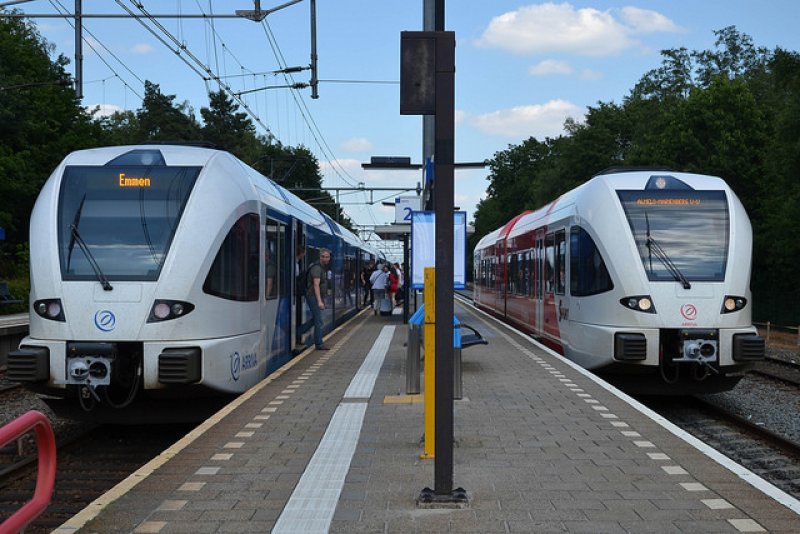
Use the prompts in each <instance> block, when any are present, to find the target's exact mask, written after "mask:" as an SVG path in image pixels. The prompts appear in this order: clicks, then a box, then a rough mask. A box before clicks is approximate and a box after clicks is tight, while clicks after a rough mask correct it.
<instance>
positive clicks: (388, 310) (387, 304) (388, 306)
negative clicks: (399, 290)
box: [378, 298, 392, 315]
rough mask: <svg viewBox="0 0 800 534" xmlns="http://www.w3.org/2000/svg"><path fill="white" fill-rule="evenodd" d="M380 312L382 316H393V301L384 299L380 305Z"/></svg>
mask: <svg viewBox="0 0 800 534" xmlns="http://www.w3.org/2000/svg"><path fill="white" fill-rule="evenodd" d="M378 312H379V313H380V314H381V315H391V314H392V299H387V298H382V299H380V302H379V304H378Z"/></svg>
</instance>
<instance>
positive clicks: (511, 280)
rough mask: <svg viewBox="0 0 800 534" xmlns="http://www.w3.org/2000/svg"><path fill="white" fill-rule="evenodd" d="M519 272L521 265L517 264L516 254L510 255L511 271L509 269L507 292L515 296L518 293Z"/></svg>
mask: <svg viewBox="0 0 800 534" xmlns="http://www.w3.org/2000/svg"><path fill="white" fill-rule="evenodd" d="M518 272H519V265H518V262H517V255H516V254H509V269H508V288H507V292H508V293H509V294H513V293H516V292H517V286H518V285H519V284H518V281H517V273H518Z"/></svg>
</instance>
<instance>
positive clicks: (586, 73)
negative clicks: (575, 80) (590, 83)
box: [578, 69, 603, 80]
mask: <svg viewBox="0 0 800 534" xmlns="http://www.w3.org/2000/svg"><path fill="white" fill-rule="evenodd" d="M578 77H579V78H580V79H581V80H599V79H601V78H602V77H603V73H602V72H597V71H596V70H592V69H583V70H582V71H581V73H580V75H579V76H578Z"/></svg>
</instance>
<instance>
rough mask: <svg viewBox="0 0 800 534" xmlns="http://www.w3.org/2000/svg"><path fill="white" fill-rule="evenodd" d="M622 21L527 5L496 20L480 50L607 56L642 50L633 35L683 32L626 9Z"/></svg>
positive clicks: (592, 12) (593, 12)
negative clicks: (483, 48) (636, 48)
mask: <svg viewBox="0 0 800 534" xmlns="http://www.w3.org/2000/svg"><path fill="white" fill-rule="evenodd" d="M622 19H623V21H624V22H620V21H618V20H617V19H615V18H614V16H613V15H612V14H611V13H610V12H609V11H599V10H597V9H594V8H582V9H576V8H575V7H573V6H572V5H571V4H569V3H566V2H564V3H561V4H555V3H551V2H548V3H544V4H535V5H529V6H523V7H521V8H519V9H517V10H516V11H509V12H507V13H503V14H502V15H499V16H497V17H494V18H493V19H492V20H491V21H490V22H489V25H488V27H487V28H486V30H485V31H484V32H483V35H481V37H480V38H479V39H478V41H477V45H478V46H484V47H492V48H502V49H505V50H510V51H512V52H515V53H518V54H545V53H552V52H561V53H571V54H577V55H582V56H608V55H613V54H617V53H619V52H621V51H623V50H625V49H628V48H631V47H633V46H636V45H638V44H639V43H638V42H637V41H636V40H635V39H633V38H631V35H633V34H637V33H650V32H663V31H679V29H678V27H677V26H676V25H675V24H674V23H673V22H672V21H671V20H669V19H668V18H667V17H665V16H663V15H661V14H660V13H658V12H656V11H650V10H644V9H638V8H631V7H628V8H623V9H622Z"/></svg>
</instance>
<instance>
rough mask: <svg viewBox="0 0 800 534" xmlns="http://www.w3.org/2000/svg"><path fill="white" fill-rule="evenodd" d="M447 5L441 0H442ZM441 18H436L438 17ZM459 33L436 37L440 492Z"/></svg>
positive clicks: (447, 433)
mask: <svg viewBox="0 0 800 534" xmlns="http://www.w3.org/2000/svg"><path fill="white" fill-rule="evenodd" d="M440 1H441V4H442V5H443V4H444V1H443V0H440ZM437 22H438V21H437ZM455 48H456V41H455V34H454V33H453V32H437V39H436V152H435V156H434V165H435V171H434V176H435V181H434V190H435V194H434V206H435V208H436V280H437V282H438V283H437V284H436V442H435V455H436V465H435V467H434V475H435V488H434V491H435V492H436V494H437V495H450V494H451V493H452V492H453V239H454V235H453V234H454V231H453V192H454V189H453V174H454V163H455V146H454V144H455Z"/></svg>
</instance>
